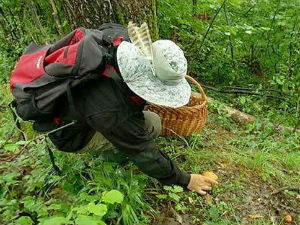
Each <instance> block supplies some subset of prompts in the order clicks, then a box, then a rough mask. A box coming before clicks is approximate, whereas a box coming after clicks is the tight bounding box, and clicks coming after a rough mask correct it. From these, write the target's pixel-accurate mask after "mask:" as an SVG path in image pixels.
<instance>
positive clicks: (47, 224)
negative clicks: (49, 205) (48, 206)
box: [42, 216, 71, 225]
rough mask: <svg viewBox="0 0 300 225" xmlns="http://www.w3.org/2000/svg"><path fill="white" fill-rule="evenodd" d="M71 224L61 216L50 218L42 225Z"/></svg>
mask: <svg viewBox="0 0 300 225" xmlns="http://www.w3.org/2000/svg"><path fill="white" fill-rule="evenodd" d="M70 223H71V222H70V221H69V220H67V219H66V218H65V217H62V216H54V217H50V218H48V219H46V220H44V221H43V223H42V225H63V224H70Z"/></svg>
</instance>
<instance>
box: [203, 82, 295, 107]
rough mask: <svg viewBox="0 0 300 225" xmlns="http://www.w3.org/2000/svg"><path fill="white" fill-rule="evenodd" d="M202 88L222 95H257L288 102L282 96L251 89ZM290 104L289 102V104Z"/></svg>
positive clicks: (206, 86)
mask: <svg viewBox="0 0 300 225" xmlns="http://www.w3.org/2000/svg"><path fill="white" fill-rule="evenodd" d="M201 86H202V87H205V88H207V89H209V90H212V91H216V92H220V93H229V94H247V95H257V96H264V97H266V98H275V99H280V100H282V101H286V102H288V101H287V100H286V99H285V98H283V97H280V96H276V95H265V94H262V93H258V92H255V91H251V90H253V89H250V88H234V87H233V88H232V89H228V87H226V89H218V88H215V87H212V86H209V85H205V84H201ZM288 103H289V102H288Z"/></svg>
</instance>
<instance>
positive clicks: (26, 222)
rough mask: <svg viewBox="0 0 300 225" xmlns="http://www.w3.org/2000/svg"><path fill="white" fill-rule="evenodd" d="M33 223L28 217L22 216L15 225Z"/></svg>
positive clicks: (29, 224)
mask: <svg viewBox="0 0 300 225" xmlns="http://www.w3.org/2000/svg"><path fill="white" fill-rule="evenodd" d="M32 224H33V221H32V220H31V219H30V217H28V216H22V217H20V218H19V219H17V220H16V221H15V225H32Z"/></svg>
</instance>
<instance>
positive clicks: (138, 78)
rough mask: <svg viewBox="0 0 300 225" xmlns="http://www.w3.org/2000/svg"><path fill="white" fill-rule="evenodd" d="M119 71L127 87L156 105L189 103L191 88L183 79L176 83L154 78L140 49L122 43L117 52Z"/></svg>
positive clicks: (175, 105) (176, 105)
mask: <svg viewBox="0 0 300 225" xmlns="http://www.w3.org/2000/svg"><path fill="white" fill-rule="evenodd" d="M117 61H118V66H119V70H120V72H121V75H122V77H123V79H124V82H125V83H126V84H127V86H128V87H129V88H130V89H131V90H132V91H133V92H134V93H135V94H137V95H138V96H140V97H142V98H143V99H145V100H146V101H148V102H150V103H154V104H157V105H163V106H169V107H174V108H176V107H180V106H183V105H186V104H187V103H188V102H189V99H190V95H191V87H190V85H189V84H188V82H187V81H186V80H185V79H184V78H183V79H181V80H179V81H177V82H176V83H173V82H165V81H162V80H160V79H159V78H158V77H157V76H155V74H154V72H153V70H152V66H151V64H150V62H149V60H147V59H146V58H145V56H144V55H143V54H142V52H141V51H140V49H139V48H138V47H136V46H135V45H133V44H132V43H129V42H126V41H123V42H122V43H121V44H120V45H119V47H118V50H117Z"/></svg>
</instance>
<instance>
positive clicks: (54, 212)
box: [0, 94, 300, 225]
mask: <svg viewBox="0 0 300 225" xmlns="http://www.w3.org/2000/svg"><path fill="white" fill-rule="evenodd" d="M9 100H10V97H9V95H8V94H6V95H5V97H4V98H3V99H2V100H1V106H3V109H2V110H1V123H2V124H3V126H2V127H1V130H0V134H1V145H3V144H4V146H3V148H4V150H3V149H2V150H1V152H0V153H1V154H2V153H12V154H16V153H17V152H18V151H19V150H20V148H21V147H22V145H23V144H24V143H22V142H18V141H19V140H20V138H21V136H20V132H19V131H18V130H16V129H15V127H14V124H13V120H12V117H11V115H10V112H9V110H8V108H5V105H6V104H7V103H8V102H9ZM265 119H268V118H265ZM258 121H260V120H258ZM264 121H268V120H264ZM23 125H24V124H23ZM25 127H26V133H27V134H29V135H28V136H30V138H34V137H36V134H35V133H34V132H32V131H31V128H30V124H28V123H27V124H26V126H25ZM11 132H13V133H12V135H11ZM8 136H10V139H9V140H7V137H8ZM5 140H6V141H7V142H6V143H4V141H5ZM157 142H158V145H159V146H160V147H161V149H162V150H164V151H166V152H168V153H169V155H170V157H171V158H173V160H175V161H176V162H177V163H178V165H180V167H181V168H183V169H185V170H187V171H189V172H193V173H202V172H203V171H214V172H215V173H216V174H217V175H218V176H219V185H218V186H216V187H215V188H214V190H213V192H212V193H211V194H212V200H211V202H210V203H209V204H208V203H206V200H205V198H202V197H201V196H199V195H197V194H196V193H192V192H179V193H172V192H170V191H168V190H164V189H163V188H162V187H161V186H160V185H159V184H158V183H157V182H156V181H155V180H153V179H149V178H147V177H146V176H145V175H143V174H141V173H140V172H139V171H138V170H137V168H135V167H134V166H130V165H129V166H126V167H121V166H119V165H116V164H112V163H105V162H102V161H101V160H100V159H97V158H93V157H92V156H91V155H88V154H86V155H76V154H66V153H61V152H58V151H55V156H56V162H57V164H58V165H59V167H60V168H61V169H62V172H63V175H62V176H58V175H57V174H49V172H50V170H51V164H50V162H49V158H48V155H47V153H46V146H45V143H44V140H43V139H36V140H35V141H33V142H31V143H30V144H29V145H28V147H27V148H26V151H25V152H24V153H23V154H21V155H20V156H19V157H17V158H16V159H15V160H14V161H12V162H7V163H1V164H0V173H1V178H0V196H1V201H0V205H1V207H0V208H1V209H0V214H1V217H0V221H1V224H7V225H12V224H18V223H19V222H20V223H19V224H22V223H25V224H32V220H36V221H39V222H40V224H44V223H45V222H43V221H47V219H48V220H49V219H53V218H54V219H57V217H62V216H66V215H70V218H71V221H77V220H76V218H77V219H78V217H79V216H80V215H77V214H74V215H73V214H70V213H71V212H72V209H73V210H74V207H86V206H87V205H88V204H90V203H91V202H95V203H101V202H103V200H102V195H103V193H105V192H107V191H110V190H118V191H120V192H121V193H122V194H123V195H124V200H123V201H122V202H121V203H115V204H112V205H110V204H107V206H108V211H107V213H106V215H105V216H104V217H103V219H102V220H104V221H105V222H106V223H107V224H151V223H152V224H153V220H155V219H153V218H155V217H156V216H157V215H159V214H161V213H162V212H166V211H168V208H166V205H168V206H172V207H173V208H174V209H175V210H176V211H177V213H179V214H183V215H188V217H189V221H191V222H194V223H195V224H201V223H205V224H220V225H221V224H240V223H241V221H242V220H243V219H245V218H246V219H247V221H248V223H249V224H272V223H271V220H270V217H269V215H268V213H269V212H271V213H273V212H274V209H272V208H270V207H266V208H265V209H263V210H262V209H260V208H257V210H258V211H257V212H256V213H260V214H262V216H263V218H261V219H255V220H251V219H249V218H248V216H249V215H250V214H253V212H252V211H251V210H249V209H248V208H245V207H243V205H245V204H246V203H247V196H248V195H250V196H251V197H252V198H253V201H254V200H255V199H256V198H263V196H260V194H261V193H265V192H263V191H262V190H267V192H268V193H271V192H272V191H273V190H275V189H278V188H281V187H298V186H299V183H300V174H299V165H300V157H299V134H294V133H291V132H290V131H277V130H276V129H274V126H273V125H272V124H271V123H269V122H268V123H266V122H263V123H260V122H256V123H254V124H252V125H240V124H237V123H236V122H234V121H232V120H231V118H229V117H228V116H227V115H225V114H224V112H223V111H222V110H220V105H219V103H214V105H210V113H209V117H208V123H207V125H206V127H205V128H204V129H203V131H201V132H200V133H198V134H194V135H192V136H190V137H188V138H185V139H182V138H163V137H160V138H159V139H158V140H157ZM249 190H252V191H253V192H251V191H250V192H249ZM262 195H263V194H262ZM158 197H160V198H158ZM272 198H274V199H273V200H274V201H275V205H276V204H277V203H278V202H280V201H281V200H282V199H284V201H285V204H286V207H296V204H299V199H297V193H295V192H293V191H284V192H282V193H280V194H278V195H276V196H274V197H272ZM191 199H192V202H193V203H190V201H191ZM265 201H266V202H267V203H268V204H270V205H271V204H274V202H273V203H271V201H270V199H269V200H268V199H265ZM269 201H270V202H269ZM101 204H102V203H101ZM278 204H279V203H278ZM276 207H277V206H276ZM278 207H279V216H278V217H276V221H277V222H276V223H277V224H280V221H281V220H282V219H283V217H284V214H285V213H286V211H284V209H283V208H280V207H281V206H280V205H279V206H278ZM253 210H254V211H255V210H256V207H255V206H254V207H253ZM20 213H21V214H20ZM22 213H23V214H22ZM24 213H25V214H24ZM290 213H291V215H292V216H293V219H294V221H297V219H298V218H297V216H296V213H295V212H290ZM28 216H29V217H28ZM76 216H77V217H76ZM25 220H26V221H27V222H26V221H25ZM298 220H299V219H298ZM16 221H19V222H16ZM24 221H25V222H24ZM151 221H152V222H151Z"/></svg>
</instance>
